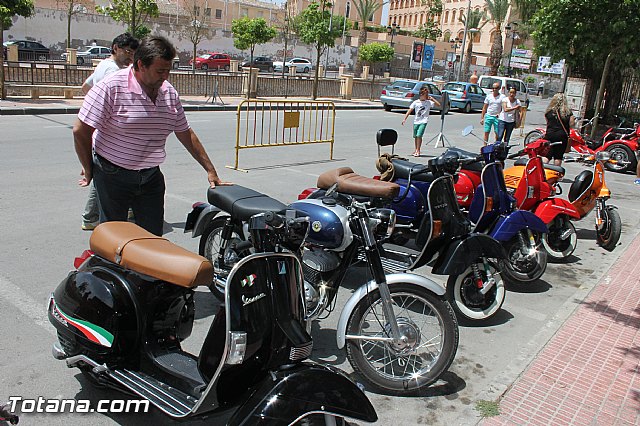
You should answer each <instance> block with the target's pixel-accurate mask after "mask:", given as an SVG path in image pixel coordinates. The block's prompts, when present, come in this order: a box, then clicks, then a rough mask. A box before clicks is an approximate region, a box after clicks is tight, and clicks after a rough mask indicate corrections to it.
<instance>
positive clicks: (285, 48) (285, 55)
mask: <svg viewBox="0 0 640 426" xmlns="http://www.w3.org/2000/svg"><path fill="white" fill-rule="evenodd" d="M287 41H288V40H287V35H286V34H285V36H284V51H283V53H282V78H283V79H284V64H285V63H286V62H287Z"/></svg>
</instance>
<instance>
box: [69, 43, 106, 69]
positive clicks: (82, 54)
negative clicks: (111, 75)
mask: <svg viewBox="0 0 640 426" xmlns="http://www.w3.org/2000/svg"><path fill="white" fill-rule="evenodd" d="M109 56H111V48H109V47H104V46H85V47H81V48H80V49H78V52H76V58H77V59H76V62H77V64H78V65H85V64H87V65H91V61H92V60H94V59H105V58H108V57H109ZM60 57H61V58H62V60H64V61H66V60H67V53H66V52H65V53H63V54H62V55H60Z"/></svg>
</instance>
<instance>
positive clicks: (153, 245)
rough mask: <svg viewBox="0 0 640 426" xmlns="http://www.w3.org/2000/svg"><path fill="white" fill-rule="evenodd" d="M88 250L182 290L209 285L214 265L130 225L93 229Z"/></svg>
mask: <svg viewBox="0 0 640 426" xmlns="http://www.w3.org/2000/svg"><path fill="white" fill-rule="evenodd" d="M89 247H90V248H91V250H92V251H93V252H94V253H95V254H97V255H98V256H100V257H102V258H105V259H107V260H109V261H111V262H114V263H117V264H118V265H120V266H121V267H123V268H125V269H130V270H132V271H136V272H139V273H141V274H145V275H148V276H150V277H153V278H156V279H158V280H162V281H166V282H168V283H171V284H175V285H179V286H181V287H188V288H191V287H197V286H200V285H210V284H211V283H212V282H213V265H212V264H211V262H209V260H208V259H207V258H205V257H202V256H200V255H197V254H195V253H192V252H190V251H188V250H185V249H183V248H182V247H179V246H177V245H175V244H173V243H172V242H170V241H169V240H167V239H165V238H162V237H159V236H157V235H154V234H152V233H150V232H149V231H146V230H144V229H142V228H141V227H139V226H138V225H136V224H135V223H129V222H105V223H102V224H100V225H98V226H97V227H96V229H95V230H94V231H93V233H92V234H91V238H90V239H89Z"/></svg>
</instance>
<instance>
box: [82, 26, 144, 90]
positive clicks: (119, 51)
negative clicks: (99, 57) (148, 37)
mask: <svg viewBox="0 0 640 426" xmlns="http://www.w3.org/2000/svg"><path fill="white" fill-rule="evenodd" d="M138 44H139V42H138V39H136V38H135V37H133V36H132V35H131V34H129V33H124V34H120V35H119V36H118V37H116V38H115V39H113V42H112V43H111V56H110V57H108V58H106V59H105V60H103V61H100V63H99V64H98V66H97V67H96V69H95V70H94V71H93V74H91V75H90V76H89V78H87V80H86V81H85V82H84V84H83V85H82V91H83V92H84V93H85V94H87V93H89V90H91V88H92V87H93V86H94V85H95V84H96V83H98V82H99V81H100V80H102V79H103V78H105V77H106V76H107V75H109V74H111V73H112V72H114V71H118V70H119V69H122V68H125V67H128V66H129V65H131V63H132V62H133V54H134V53H135V51H136V49H137V48H138Z"/></svg>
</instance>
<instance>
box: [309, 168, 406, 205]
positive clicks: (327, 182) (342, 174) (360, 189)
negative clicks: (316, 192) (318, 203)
mask: <svg viewBox="0 0 640 426" xmlns="http://www.w3.org/2000/svg"><path fill="white" fill-rule="evenodd" d="M336 183H337V184H338V188H337V189H338V192H342V193H345V194H351V195H362V196H365V197H375V198H387V199H391V198H395V197H397V196H398V193H399V192H400V186H399V185H398V184H396V183H393V182H385V181H381V180H377V179H373V178H368V177H364V176H360V175H358V174H356V173H354V172H353V170H352V169H351V167H340V168H338V169H334V170H329V171H326V172H324V173H323V174H321V175H320V176H319V177H318V188H321V189H329V188H330V187H331V186H333V185H334V184H336Z"/></svg>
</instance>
